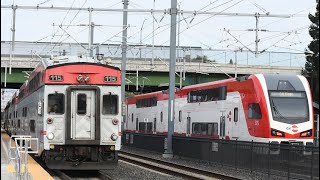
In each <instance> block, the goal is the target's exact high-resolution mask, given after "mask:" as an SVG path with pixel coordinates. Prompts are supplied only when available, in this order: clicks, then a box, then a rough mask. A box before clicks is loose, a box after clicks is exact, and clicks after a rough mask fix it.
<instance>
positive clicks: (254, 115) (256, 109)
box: [248, 103, 262, 119]
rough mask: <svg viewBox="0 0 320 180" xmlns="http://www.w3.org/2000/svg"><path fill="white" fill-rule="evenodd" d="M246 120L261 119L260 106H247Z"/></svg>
mask: <svg viewBox="0 0 320 180" xmlns="http://www.w3.org/2000/svg"><path fill="white" fill-rule="evenodd" d="M248 118H249V119H261V118H262V114H261V110H260V106H259V104H258V103H251V104H249V108H248Z"/></svg>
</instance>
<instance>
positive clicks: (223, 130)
mask: <svg viewBox="0 0 320 180" xmlns="http://www.w3.org/2000/svg"><path fill="white" fill-rule="evenodd" d="M225 136H226V116H225V111H220V137H222V138H224V137H225Z"/></svg>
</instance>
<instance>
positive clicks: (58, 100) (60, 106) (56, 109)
mask: <svg viewBox="0 0 320 180" xmlns="http://www.w3.org/2000/svg"><path fill="white" fill-rule="evenodd" d="M64 104H65V103H64V94H61V93H55V94H49V95H48V113H50V114H51V113H53V114H63V113H64Z"/></svg>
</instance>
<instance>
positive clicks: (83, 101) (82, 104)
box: [77, 94, 87, 114]
mask: <svg viewBox="0 0 320 180" xmlns="http://www.w3.org/2000/svg"><path fill="white" fill-rule="evenodd" d="M77 99H78V104H77V107H78V108H77V113H78V114H86V113H87V95H86V94H78V98H77Z"/></svg>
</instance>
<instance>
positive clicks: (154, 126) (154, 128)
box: [153, 118, 157, 132]
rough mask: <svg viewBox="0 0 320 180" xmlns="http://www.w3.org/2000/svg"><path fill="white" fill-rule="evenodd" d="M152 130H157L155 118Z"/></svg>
mask: <svg viewBox="0 0 320 180" xmlns="http://www.w3.org/2000/svg"><path fill="white" fill-rule="evenodd" d="M153 131H154V132H156V131H157V118H154V124H153Z"/></svg>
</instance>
